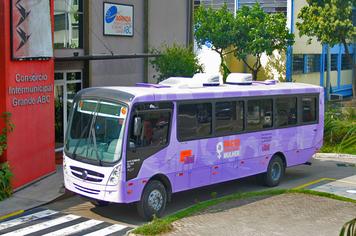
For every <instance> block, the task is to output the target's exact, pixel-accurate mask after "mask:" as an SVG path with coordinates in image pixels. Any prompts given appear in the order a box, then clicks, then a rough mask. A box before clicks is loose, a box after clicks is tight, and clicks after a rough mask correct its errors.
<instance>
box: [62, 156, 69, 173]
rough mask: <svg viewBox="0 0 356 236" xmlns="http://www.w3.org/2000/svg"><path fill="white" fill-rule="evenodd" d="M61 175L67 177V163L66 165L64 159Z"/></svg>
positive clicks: (64, 159)
mask: <svg viewBox="0 0 356 236" xmlns="http://www.w3.org/2000/svg"><path fill="white" fill-rule="evenodd" d="M63 173H64V174H65V175H68V171H67V163H66V158H65V157H64V158H63Z"/></svg>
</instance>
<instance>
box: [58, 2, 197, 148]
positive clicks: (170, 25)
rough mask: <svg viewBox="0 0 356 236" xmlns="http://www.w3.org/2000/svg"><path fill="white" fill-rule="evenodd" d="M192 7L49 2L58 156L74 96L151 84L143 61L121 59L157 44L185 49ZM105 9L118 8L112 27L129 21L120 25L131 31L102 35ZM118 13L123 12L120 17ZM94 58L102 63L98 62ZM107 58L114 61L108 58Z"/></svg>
mask: <svg viewBox="0 0 356 236" xmlns="http://www.w3.org/2000/svg"><path fill="white" fill-rule="evenodd" d="M116 4H117V5H116ZM114 5H115V6H114ZM192 6H193V2H192V0H180V1H176V0H149V1H148V0H110V1H104V0H54V56H55V88H54V90H55V117H56V118H55V119H56V120H55V122H56V126H55V129H56V150H57V151H60V150H61V149H62V147H63V140H64V133H65V129H66V126H67V117H68V113H69V110H70V106H71V101H72V98H73V97H74V95H75V94H76V92H78V91H79V90H80V89H82V88H85V87H89V86H90V87H91V86H115V85H127V86H130V85H135V84H136V83H137V82H155V81H154V80H153V74H154V73H155V72H154V71H153V69H152V68H150V66H149V65H148V63H147V59H145V58H140V57H137V58H130V59H125V55H132V54H139V55H140V54H146V53H148V52H149V50H150V49H151V48H157V47H160V46H161V45H162V44H173V43H178V44H180V45H189V44H190V43H191V41H192V39H191V38H192V33H191V29H192V27H191V24H192ZM110 7H113V8H111V9H115V8H116V9H119V10H118V11H117V13H116V12H114V14H115V13H116V19H114V22H115V21H118V20H120V19H124V20H127V19H128V20H129V22H124V23H125V27H130V28H129V30H128V31H127V32H116V31H120V29H119V28H116V31H115V32H111V31H112V30H108V31H107V28H105V27H108V26H109V23H110V14H111V13H112V12H110V9H109V8H110ZM120 9H122V11H124V10H127V11H128V13H126V15H124V14H125V13H123V16H122V17H121V16H120ZM116 27H120V25H119V26H116ZM127 29H128V28H127ZM99 56H104V57H106V59H105V60H97V58H98V57H99ZM111 56H112V58H116V59H110V57H111ZM115 56H116V57H115ZM120 56H121V59H117V58H118V57H119V58H120ZM122 57H123V58H122Z"/></svg>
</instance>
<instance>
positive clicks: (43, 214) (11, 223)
mask: <svg viewBox="0 0 356 236" xmlns="http://www.w3.org/2000/svg"><path fill="white" fill-rule="evenodd" d="M56 213H58V212H57V211H52V210H44V211H40V212H36V213H33V214H30V215H25V216H21V217H19V218H16V219H13V220H9V221H5V222H3V223H0V230H4V229H7V228H10V227H13V226H16V225H20V224H24V223H26V222H29V221H33V220H37V219H40V218H43V217H46V216H50V215H54V214H56Z"/></svg>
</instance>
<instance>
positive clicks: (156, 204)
mask: <svg viewBox="0 0 356 236" xmlns="http://www.w3.org/2000/svg"><path fill="white" fill-rule="evenodd" d="M148 205H149V206H150V207H151V208H152V209H153V210H155V211H156V212H157V211H159V210H160V209H161V208H162V205H163V196H162V194H161V192H160V191H158V190H157V189H155V190H153V191H152V192H151V193H150V195H149V196H148Z"/></svg>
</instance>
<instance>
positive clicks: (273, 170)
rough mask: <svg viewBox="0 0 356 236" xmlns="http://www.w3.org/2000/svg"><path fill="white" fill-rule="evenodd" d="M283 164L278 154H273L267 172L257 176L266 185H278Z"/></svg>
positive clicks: (282, 173) (283, 168)
mask: <svg viewBox="0 0 356 236" xmlns="http://www.w3.org/2000/svg"><path fill="white" fill-rule="evenodd" d="M285 169H286V167H285V165H284V162H283V160H282V158H281V157H280V156H277V155H274V156H273V157H272V159H271V160H270V162H269V164H268V168H267V172H266V173H263V174H261V175H259V176H258V178H259V180H260V182H262V184H263V185H265V186H268V187H275V186H277V185H279V183H280V181H281V179H282V178H283V176H284V173H285Z"/></svg>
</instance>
